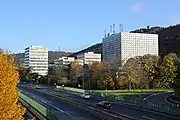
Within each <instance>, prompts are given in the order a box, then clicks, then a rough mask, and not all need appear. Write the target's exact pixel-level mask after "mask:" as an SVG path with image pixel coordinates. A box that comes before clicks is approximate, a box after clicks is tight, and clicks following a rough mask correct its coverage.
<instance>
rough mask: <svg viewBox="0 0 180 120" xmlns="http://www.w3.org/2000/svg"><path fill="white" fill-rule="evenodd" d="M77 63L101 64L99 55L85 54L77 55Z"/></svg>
mask: <svg viewBox="0 0 180 120" xmlns="http://www.w3.org/2000/svg"><path fill="white" fill-rule="evenodd" d="M77 61H78V62H79V63H80V64H82V65H83V64H92V63H93V62H101V54H97V53H94V52H87V53H82V54H78V55H77Z"/></svg>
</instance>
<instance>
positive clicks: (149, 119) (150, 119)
mask: <svg viewBox="0 0 180 120" xmlns="http://www.w3.org/2000/svg"><path fill="white" fill-rule="evenodd" d="M142 117H143V118H146V119H148V120H156V119H153V118H150V117H147V116H142Z"/></svg>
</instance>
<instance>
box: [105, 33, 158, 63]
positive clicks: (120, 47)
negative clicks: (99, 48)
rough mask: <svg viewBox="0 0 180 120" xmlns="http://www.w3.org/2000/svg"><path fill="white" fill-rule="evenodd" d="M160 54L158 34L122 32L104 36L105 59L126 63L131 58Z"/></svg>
mask: <svg viewBox="0 0 180 120" xmlns="http://www.w3.org/2000/svg"><path fill="white" fill-rule="evenodd" d="M146 54H152V55H158V35H157V34H143V33H129V32H120V33H117V34H113V35H110V36H108V37H105V38H103V61H106V62H112V61H115V60H116V61H118V62H123V63H125V62H126V61H127V60H128V59H129V58H133V57H135V56H143V55H146Z"/></svg>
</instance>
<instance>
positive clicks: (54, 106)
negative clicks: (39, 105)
mask: <svg viewBox="0 0 180 120" xmlns="http://www.w3.org/2000/svg"><path fill="white" fill-rule="evenodd" d="M49 105H50V106H51V107H53V108H55V109H57V110H59V111H60V112H64V110H61V109H59V108H57V107H56V106H54V105H52V104H49Z"/></svg>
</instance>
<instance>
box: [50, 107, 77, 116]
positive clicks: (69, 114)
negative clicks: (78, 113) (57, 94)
mask: <svg viewBox="0 0 180 120" xmlns="http://www.w3.org/2000/svg"><path fill="white" fill-rule="evenodd" d="M49 105H50V106H51V107H53V108H55V109H57V110H59V111H60V112H62V113H65V114H67V115H69V116H71V117H74V116H73V115H71V114H69V113H67V112H65V111H64V110H61V109H59V108H57V107H56V106H54V105H52V104H49ZM74 118H75V117H74Z"/></svg>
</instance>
